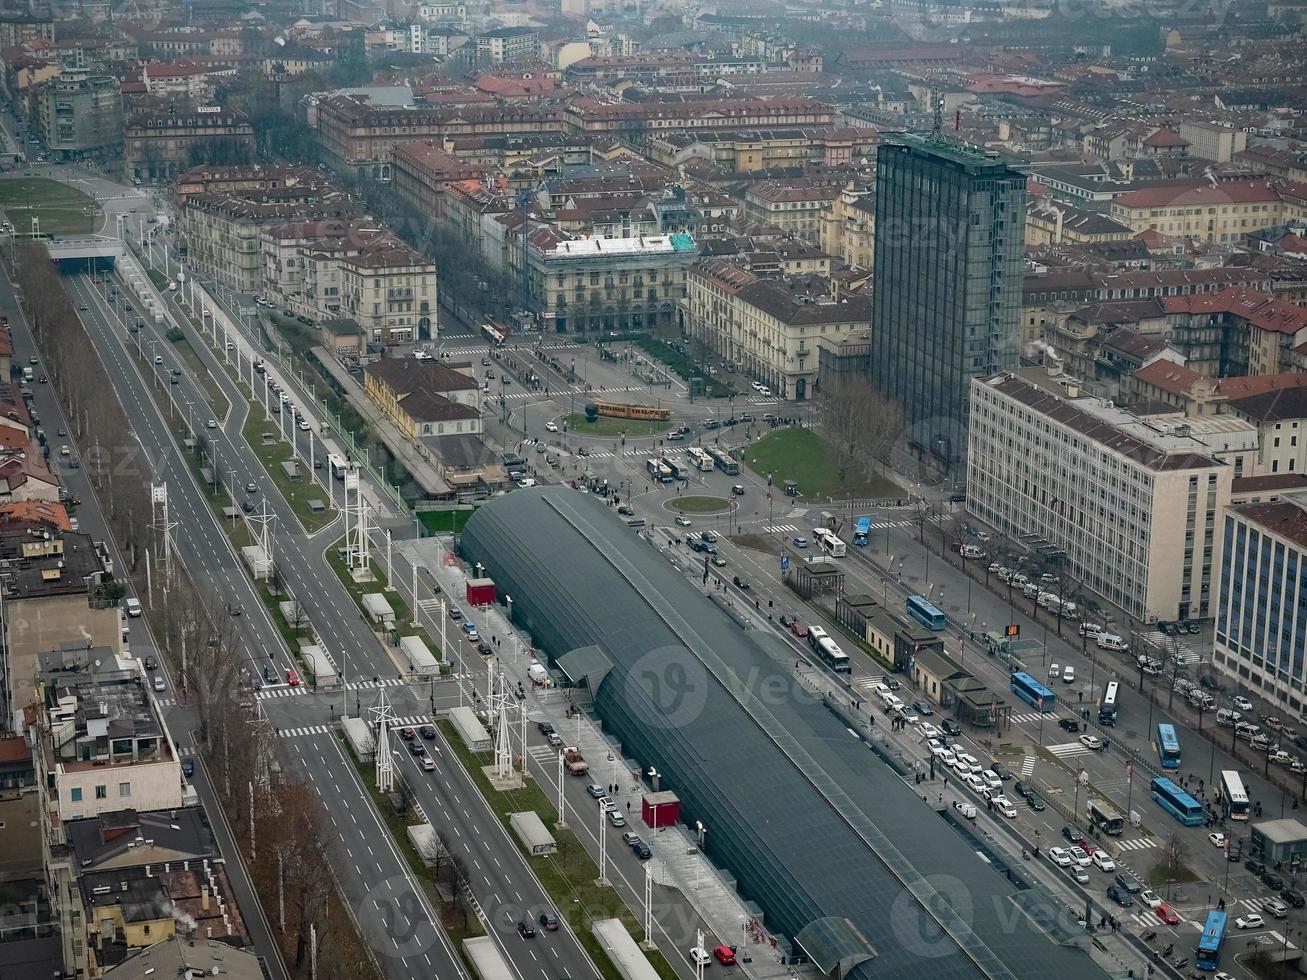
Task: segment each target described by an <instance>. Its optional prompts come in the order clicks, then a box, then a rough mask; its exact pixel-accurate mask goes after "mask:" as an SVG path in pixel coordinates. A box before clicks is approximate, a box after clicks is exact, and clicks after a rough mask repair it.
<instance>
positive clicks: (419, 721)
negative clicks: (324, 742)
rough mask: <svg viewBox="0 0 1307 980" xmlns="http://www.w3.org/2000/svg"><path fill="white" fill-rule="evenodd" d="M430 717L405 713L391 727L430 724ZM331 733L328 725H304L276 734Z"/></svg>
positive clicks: (298, 736)
mask: <svg viewBox="0 0 1307 980" xmlns="http://www.w3.org/2000/svg"><path fill="white" fill-rule="evenodd" d="M430 724H431V719H430V718H428V717H427V716H425V715H405V716H404V717H403V718H395V719H393V720H392V721H391V723H390V727H391V728H417V727H418V726H419V725H430ZM330 733H331V726H330V725H304V726H302V727H300V728H279V729H277V734H278V735H280V736H281V737H282V738H304V737H305V736H308V735H328V734H330Z"/></svg>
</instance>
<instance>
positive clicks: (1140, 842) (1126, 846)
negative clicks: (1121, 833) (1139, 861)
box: [1116, 837, 1157, 851]
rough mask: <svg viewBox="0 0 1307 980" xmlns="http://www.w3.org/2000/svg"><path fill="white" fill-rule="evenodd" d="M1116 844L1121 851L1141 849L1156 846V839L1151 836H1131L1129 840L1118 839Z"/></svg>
mask: <svg viewBox="0 0 1307 980" xmlns="http://www.w3.org/2000/svg"><path fill="white" fill-rule="evenodd" d="M1116 845H1117V847H1119V848H1121V850H1123V851H1143V850H1146V849H1148V848H1150V847H1156V846H1157V841H1155V840H1153V838H1151V837H1132V838H1131V839H1130V840H1119V841H1117V842H1116Z"/></svg>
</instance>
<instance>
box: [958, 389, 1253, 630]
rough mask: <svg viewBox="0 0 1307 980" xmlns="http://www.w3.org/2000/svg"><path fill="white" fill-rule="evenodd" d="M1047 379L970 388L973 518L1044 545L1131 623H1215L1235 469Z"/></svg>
mask: <svg viewBox="0 0 1307 980" xmlns="http://www.w3.org/2000/svg"><path fill="white" fill-rule="evenodd" d="M1062 380H1063V379H1059V378H1055V377H1050V376H1049V375H1048V374H1047V373H1045V372H1044V371H1043V370H1041V369H1033V368H1032V369H1022V370H1017V371H1012V372H1001V373H999V374H996V375H993V376H991V377H988V378H980V379H975V380H973V381H972V383H971V425H970V429H969V451H968V457H967V465H968V477H967V506H968V509H969V510H970V511H971V512H972V513H974V514H975V515H976V516H977V517H979V518H981V519H982V520H984V521H986V522H987V523H989V524H991V525H992V526H994V527H995V528H996V529H998V530H999V531H1000V532H1002V533H1004V534H1007V535H1009V536H1011V537H1013V538H1018V537H1021V536H1030V535H1035V536H1038V537H1039V538H1040V539H1042V540H1043V541H1045V542H1047V545H1048V547H1049V549H1050V553H1052V554H1055V555H1058V556H1060V560H1061V567H1062V569H1063V571H1064V573H1065V575H1066V576H1067V577H1069V578H1070V579H1071V580H1073V581H1075V582H1077V583H1079V584H1080V585H1081V586H1082V587H1083V588H1084V589H1086V590H1087V591H1089V592H1091V593H1093V594H1095V595H1098V596H1100V597H1102V598H1103V599H1105V600H1106V601H1107V602H1109V603H1111V604H1112V605H1114V606H1116V607H1118V608H1120V609H1122V610H1124V611H1125V613H1126V614H1127V615H1129V616H1132V617H1135V618H1137V619H1140V620H1143V621H1146V622H1151V621H1154V620H1157V619H1172V620H1173V619H1188V618H1195V619H1198V618H1206V617H1208V616H1210V615H1212V614H1213V613H1214V611H1215V608H1216V607H1215V603H1214V601H1213V598H1214V592H1213V589H1214V588H1215V585H1216V573H1215V571H1214V568H1215V565H1216V562H1217V556H1216V535H1217V518H1218V515H1219V514H1220V513H1221V511H1222V510H1223V509H1224V508H1225V507H1226V506H1227V504H1228V503H1229V500H1230V485H1231V479H1232V477H1233V467H1232V466H1230V465H1228V464H1226V463H1223V462H1221V461H1219V460H1218V459H1216V458H1215V457H1214V456H1213V455H1212V453H1211V451H1210V449H1209V447H1208V446H1207V445H1206V444H1205V443H1203V442H1201V441H1200V440H1198V439H1195V438H1194V437H1193V436H1192V435H1190V434H1189V432H1188V430H1187V429H1186V428H1185V427H1184V426H1183V425H1180V426H1175V425H1171V424H1169V423H1164V424H1153V425H1150V424H1149V423H1148V421H1147V420H1142V419H1140V418H1138V417H1136V416H1134V415H1131V414H1130V413H1128V412H1125V411H1123V410H1121V409H1118V408H1115V407H1114V406H1112V405H1111V404H1110V403H1105V402H1103V401H1101V400H1099V399H1097V398H1092V397H1089V396H1087V395H1085V394H1083V393H1082V392H1081V391H1080V390H1079V388H1078V387H1077V386H1076V385H1075V384H1074V383H1073V382H1071V381H1070V380H1066V381H1065V383H1064V384H1063V383H1060V382H1061V381H1062Z"/></svg>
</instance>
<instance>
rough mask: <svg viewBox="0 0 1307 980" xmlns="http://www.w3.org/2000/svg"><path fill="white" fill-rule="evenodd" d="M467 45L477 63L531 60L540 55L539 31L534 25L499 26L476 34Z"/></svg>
mask: <svg viewBox="0 0 1307 980" xmlns="http://www.w3.org/2000/svg"><path fill="white" fill-rule="evenodd" d="M469 47H470V48H472V50H473V51H474V52H475V54H476V63H477V64H478V65H502V64H504V63H505V62H510V61H533V60H535V59H537V58H539V57H540V32H539V31H538V30H536V29H535V28H534V27H501V28H499V29H498V30H493V31H486V32H485V33H484V34H478V35H477V36H476V38H475V39H474V40H473V43H472V44H471V45H469Z"/></svg>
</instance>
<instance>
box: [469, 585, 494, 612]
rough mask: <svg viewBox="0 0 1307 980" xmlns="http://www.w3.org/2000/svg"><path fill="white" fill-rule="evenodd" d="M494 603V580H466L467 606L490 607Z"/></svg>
mask: <svg viewBox="0 0 1307 980" xmlns="http://www.w3.org/2000/svg"><path fill="white" fill-rule="evenodd" d="M494 602H495V580H494V579H492V578H470V579H468V580H467V604H468V605H469V606H492V605H494Z"/></svg>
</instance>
